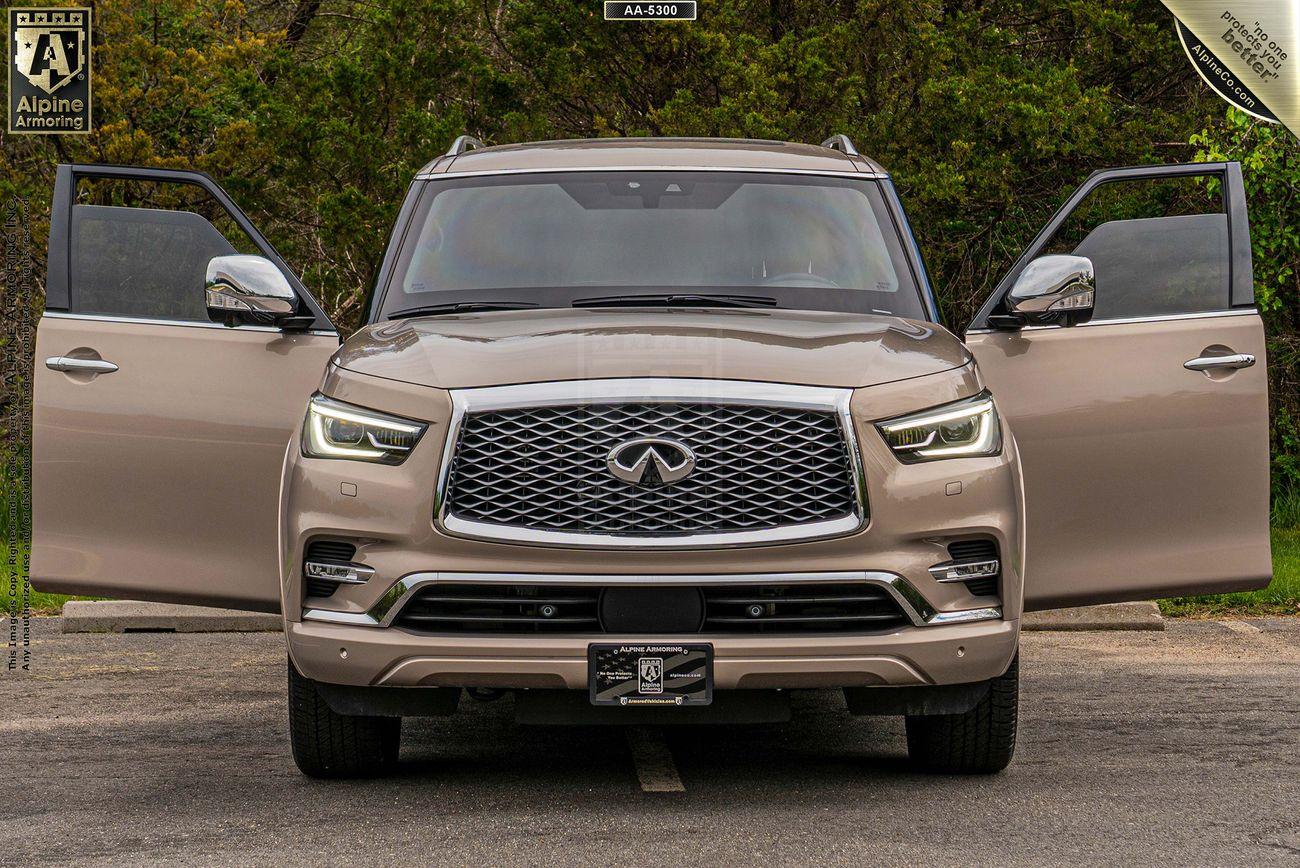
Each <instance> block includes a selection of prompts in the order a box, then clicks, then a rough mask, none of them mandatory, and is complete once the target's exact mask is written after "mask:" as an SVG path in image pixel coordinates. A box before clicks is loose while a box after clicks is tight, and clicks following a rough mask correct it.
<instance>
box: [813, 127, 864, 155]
mask: <svg viewBox="0 0 1300 868" xmlns="http://www.w3.org/2000/svg"><path fill="white" fill-rule="evenodd" d="M822 147H823V148H830V149H831V150H833V151H841V152H843V154H844V156H846V157H856V156H858V149H857V148H855V147H853V142H851V141H850V140H849V137H848V136H846V135H844V133H836V134H835V135H833V136H831V137H830V138H829V139H827V140H826V141H824V142H822Z"/></svg>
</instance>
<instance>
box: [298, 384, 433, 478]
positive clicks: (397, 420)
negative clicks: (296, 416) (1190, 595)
mask: <svg viewBox="0 0 1300 868" xmlns="http://www.w3.org/2000/svg"><path fill="white" fill-rule="evenodd" d="M427 427H428V426H427V425H425V424H423V423H421V422H413V421H411V420H410V419H403V418H401V417H400V416H389V415H388V414H387V413H379V412H376V411H374V410H365V409H362V408H361V407H354V406H353V405H351V404H345V403H343V402H342V401H335V400H334V399H332V398H326V397H325V396H324V395H314V396H312V399H311V402H310V403H309V404H308V405H307V420H306V422H305V423H304V425H303V428H304V430H303V436H302V454H303V455H306V456H307V457H309V458H348V459H351V460H353V461H372V462H375V463H378V464H401V463H402V462H403V461H405V460H406V456H407V455H408V454H410V452H411V450H412V449H414V448H415V444H416V443H418V442H419V440H420V435H421V434H423V433H424V429H425V428H427Z"/></svg>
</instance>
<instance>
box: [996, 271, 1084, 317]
mask: <svg viewBox="0 0 1300 868" xmlns="http://www.w3.org/2000/svg"><path fill="white" fill-rule="evenodd" d="M1096 291H1097V281H1096V277H1095V275H1094V274H1093V268H1092V260H1091V259H1089V258H1088V257H1086V256H1066V255H1060V254H1052V255H1049V256H1040V257H1038V258H1037V259H1035V260H1033V261H1032V262H1030V263H1029V264H1028V265H1026V266H1025V270H1024V271H1022V272H1020V276H1019V277H1018V278H1016V283H1015V286H1013V287H1011V293H1010V294H1009V295H1008V296H1007V308H1008V309H1009V310H1010V311H1011V312H1012V313H1014V314H1019V315H1020V316H1022V317H1024V318H1025V320H1026V321H1027V322H1057V321H1061V320H1064V321H1065V324H1066V325H1073V324H1074V323H1076V322H1081V321H1083V320H1085V319H1087V317H1088V316H1089V315H1091V313H1092V305H1093V299H1094V297H1095V295H1096Z"/></svg>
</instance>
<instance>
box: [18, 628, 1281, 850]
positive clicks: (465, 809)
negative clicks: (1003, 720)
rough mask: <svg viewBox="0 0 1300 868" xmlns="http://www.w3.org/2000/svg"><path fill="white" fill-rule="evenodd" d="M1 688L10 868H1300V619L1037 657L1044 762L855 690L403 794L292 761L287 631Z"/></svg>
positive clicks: (599, 740) (57, 667)
mask: <svg viewBox="0 0 1300 868" xmlns="http://www.w3.org/2000/svg"><path fill="white" fill-rule="evenodd" d="M33 634H34V642H33V649H32V650H33V670H32V672H31V674H29V675H26V676H16V677H15V676H0V700H2V701H0V731H2V733H0V734H2V735H3V744H4V748H3V750H0V755H3V757H4V767H5V772H6V774H5V778H6V781H5V783H6V787H5V792H6V797H5V799H4V801H3V802H2V803H0V864H4V865H32V864H44V863H74V862H75V863H78V864H83V865H110V864H111V865H122V864H152V863H166V864H177V863H188V864H262V865H266V864H278V865H295V864H320V863H331V864H376V863H399V862H402V863H407V864H458V865H464V864H481V865H497V864H548V865H568V864H638V865H647V864H699V865H718V864H723V865H739V864H749V863H764V864H768V865H771V864H792V863H802V864H846V865H847V864H852V865H871V864H900V863H922V862H924V863H928V864H939V865H955V864H987V865H994V864H997V865H1007V864H1036V865H1041V864H1061V863H1089V864H1098V863H1119V862H1124V863H1142V864H1162V863H1171V862H1177V863H1181V864H1196V865H1245V864H1250V865H1266V864H1277V865H1292V866H1294V865H1296V864H1298V863H1300V620H1295V619H1280V620H1275V621H1253V622H1250V623H1249V624H1244V623H1232V624H1225V623H1220V622H1213V621H1206V622H1186V621H1173V622H1170V624H1169V629H1168V630H1166V631H1165V632H1163V633H1032V634H1026V635H1025V636H1024V637H1023V640H1022V641H1023V646H1022V648H1023V650H1022V655H1021V656H1022V661H1021V672H1022V678H1023V683H1022V698H1021V729H1020V743H1019V748H1018V750H1017V756H1016V760H1015V762H1014V763H1013V764H1012V766H1011V768H1010V769H1009V770H1008V771H1007V772H1005V773H1003V774H1001V775H998V776H994V777H987V778H937V777H927V776H924V775H918V774H914V773H913V772H911V771H910V770H909V769H908V767H907V764H906V761H905V744H904V738H903V726H902V721H901V720H898V719H893V718H854V717H851V716H849V715H848V713H847V712H846V711H845V710H844V703H843V700H842V699H841V698H840V696H839V695H838V694H835V693H814V694H801V695H797V696H796V701H795V714H796V716H795V720H794V721H793V722H791V723H789V724H785V725H780V726H755V727H745V728H734V727H733V728H703V727H691V728H675V727H668V728H659V729H651V730H646V729H636V730H633V729H628V728H622V727H609V728H562V727H555V728H549V727H548V728H532V727H520V726H517V725H516V724H515V723H514V720H513V715H512V711H511V708H510V705H511V700H509V699H504V700H501V701H498V702H495V703H490V704H484V703H478V702H473V701H470V700H468V699H466V700H464V702H463V704H462V706H461V709H462V710H461V712H460V713H459V714H457V715H456V716H455V717H452V718H447V719H426V720H416V721H408V722H407V728H406V729H405V731H404V733H403V744H402V760H403V764H402V768H401V771H400V773H399V774H398V775H397V776H395V777H393V778H389V779H385V780H375V781H359V782H343V783H337V782H336V783H330V782H320V781H313V780H309V779H307V778H304V777H302V776H300V775H299V774H298V772H297V770H296V769H295V768H294V766H293V762H292V760H291V758H290V756H289V747H288V742H287V736H286V710H285V697H284V680H285V672H284V648H283V639H282V637H281V636H280V635H279V634H270V633H266V634H211V635H175V634H128V635H64V634H61V633H59V632H58V622H57V620H56V619H39V620H38V621H37V622H36V623H35V626H34V630H33Z"/></svg>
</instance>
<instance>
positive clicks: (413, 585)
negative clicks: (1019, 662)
mask: <svg viewBox="0 0 1300 868" xmlns="http://www.w3.org/2000/svg"><path fill="white" fill-rule="evenodd" d="M439 582H443V583H451V584H484V585H485V584H508V585H663V586H674V585H762V584H771V585H792V584H801V583H802V584H814V583H829V582H855V583H866V584H872V585H878V586H880V587H882V588H884V589H885V590H886V591H887V592H888V593H889V595H890V596H891V597H893V598H894V601H895V602H896V603H898V605H899V608H901V609H902V610H903V613H904V614H905V615H907V618H908V620H910V621H911V622H912V626H914V627H935V626H942V625H944V624H967V623H970V622H972V621H992V620H998V619H1001V617H1002V609H1001V608H1000V607H997V606H983V607H981V608H978V609H962V610H959V611H955V612H940V611H937V610H936V609H935V608H934V607H933V606H931V605H930V603H929V602H928V601H927V600H926V599H925V597H923V596H922V595H921V592H920V591H918V590H917V589H916V588H914V587H913V586H912V584H911V582H909V581H907V579H905V578H903V577H902V576H900V575H897V574H896V573H886V572H880V571H866V570H864V571H861V572H857V571H843V572H827V573H726V574H717V573H710V574H706V575H673V576H662V575H656V576H638V575H630V576H628V575H588V574H578V575H565V574H557V573H411V574H410V575H408V576H404V577H403V578H401V579H399V580H398V581H397V582H395V583H394V584H393V586H392V587H391V588H389V589H388V590H387V591H385V592H384V595H383V596H382V597H380V598H379V601H378V602H377V603H375V604H374V605H373V606H371V607H370V610H369V611H368V612H365V613H360V612H331V611H329V610H328V609H305V610H304V611H303V613H302V619H303V620H304V621H323V622H326V623H331V624H349V625H352V626H359V627H388V626H389V625H391V624H392V623H393V621H394V620H395V619H396V618H397V615H398V614H399V613H400V612H401V611H402V608H403V607H404V606H405V605H406V603H407V601H409V600H410V599H411V597H413V596H415V594H416V593H417V592H418V591H419V590H420V589H422V588H424V587H427V586H428V585H433V584H438V583H439Z"/></svg>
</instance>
